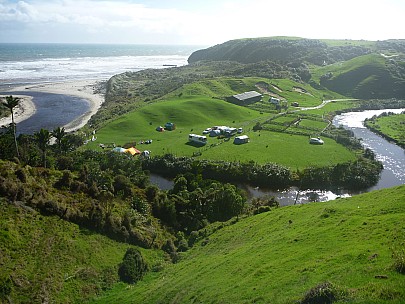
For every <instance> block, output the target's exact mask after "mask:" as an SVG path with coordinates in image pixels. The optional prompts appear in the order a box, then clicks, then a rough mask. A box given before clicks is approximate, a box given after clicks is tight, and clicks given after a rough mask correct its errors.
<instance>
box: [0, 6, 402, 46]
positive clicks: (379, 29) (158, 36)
mask: <svg viewBox="0 0 405 304" xmlns="http://www.w3.org/2000/svg"><path fill="white" fill-rule="evenodd" d="M152 4H153V7H152ZM159 4H160V5H159ZM162 5H164V7H163V6H162ZM404 14H405V1H402V0H386V1H381V0H368V1H366V0H356V1H353V0H340V1H339V2H337V1H333V2H332V1H324V0H307V1H302V0H283V1H274V0H249V1H247V0H233V1H230V0H216V1H211V0H206V1H201V2H200V1H187V2H186V1H183V0H174V1H170V2H164V3H162V2H160V1H157V0H155V1H146V0H134V1H131V0H117V1H111V0H80V1H74V0H53V1H46V0H25V1H19V2H14V1H9V0H0V28H1V29H0V41H5V42H7V41H6V40H5V39H7V38H3V37H12V38H13V39H16V40H17V39H26V37H27V36H28V37H29V35H28V31H32V32H33V33H32V35H31V37H35V39H37V40H42V42H46V41H49V40H50V39H54V40H55V39H59V40H61V39H63V37H64V36H65V37H74V38H71V39H76V42H121V43H191V44H213V43H221V42H223V41H226V40H229V39H235V38H244V37H259V36H275V35H283V36H300V37H307V38H348V39H372V40H376V39H386V38H405V28H404V27H403V26H402V24H401V23H402V22H401V20H402V16H403V15H404ZM10 21H11V23H12V24H11V25H10ZM7 23H9V24H7ZM2 25H4V26H2ZM6 25H7V26H6ZM11 26H14V30H13V32H12V33H13V35H10V33H7V32H6V30H10V27H11ZM3 28H4V29H3ZM19 28H25V34H26V35H27V36H24V37H23V36H21V38H19V36H18V31H17V29H19ZM34 31H36V32H34ZM57 31H58V33H57ZM64 33H65V35H64ZM100 33H104V34H105V36H104V37H103V36H102V35H100ZM41 35H42V36H41ZM55 37H57V38H55ZM49 42H52V41H49ZM57 42H62V41H57ZM68 42H73V41H68Z"/></svg>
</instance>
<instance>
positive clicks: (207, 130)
mask: <svg viewBox="0 0 405 304" xmlns="http://www.w3.org/2000/svg"><path fill="white" fill-rule="evenodd" d="M211 131H212V128H207V129H205V130H204V131H203V134H208V133H210V132H211Z"/></svg>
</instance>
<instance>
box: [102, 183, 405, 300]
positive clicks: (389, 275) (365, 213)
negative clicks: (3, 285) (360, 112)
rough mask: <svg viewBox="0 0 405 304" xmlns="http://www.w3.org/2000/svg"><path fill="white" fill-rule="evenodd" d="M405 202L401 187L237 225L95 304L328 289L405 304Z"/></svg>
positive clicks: (274, 296) (291, 296)
mask: <svg viewBox="0 0 405 304" xmlns="http://www.w3.org/2000/svg"><path fill="white" fill-rule="evenodd" d="M404 202H405V186H401V187H395V188H391V189H386V190H382V191H377V192H372V193H367V194H364V195H358V196H355V197H352V198H348V199H339V200H335V201H330V202H327V203H312V204H307V205H299V206H298V205H297V206H290V207H283V208H280V209H276V210H273V211H271V212H267V213H263V214H260V215H257V216H252V217H249V218H245V219H242V220H239V221H236V222H235V221H234V222H232V223H230V225H228V226H225V227H224V228H223V229H221V230H219V231H217V232H215V233H214V234H212V235H210V236H208V237H205V238H204V239H203V241H201V242H200V243H197V244H196V245H195V246H194V247H193V248H192V249H191V250H190V251H189V252H187V253H185V254H184V255H183V256H182V259H181V260H180V262H179V263H178V264H175V265H173V266H171V267H168V268H166V269H165V270H164V271H163V272H162V273H160V274H156V273H155V274H150V275H148V276H147V277H145V279H144V281H142V282H140V283H138V284H137V285H135V286H133V287H131V288H130V289H128V287H127V286H126V285H124V284H119V285H116V286H115V288H113V290H112V291H110V292H108V293H107V294H105V295H104V296H102V297H100V298H98V299H97V300H96V301H95V303H111V302H119V303H297V301H299V300H300V299H303V297H304V295H305V294H306V293H307V292H308V291H309V290H310V289H311V288H313V287H315V286H317V285H318V284H320V283H325V282H329V283H330V284H331V285H329V284H326V283H325V284H324V285H325V286H332V287H330V288H329V290H330V291H331V292H330V294H329V295H330V297H332V296H333V297H335V298H337V300H339V301H337V300H336V301H337V302H341V303H346V302H347V301H349V302H350V303H403V302H404V301H405V275H404V274H400V273H399V272H397V271H395V269H394V268H393V264H394V262H395V260H397V261H398V260H401V258H402V263H404V262H403V259H404V255H405V251H404V250H405V249H404V248H405V247H404V245H405V222H404V218H405V205H404ZM307 303H318V302H315V300H313V301H309V302H307ZM319 303H320V302H319ZM322 303H323V302H322Z"/></svg>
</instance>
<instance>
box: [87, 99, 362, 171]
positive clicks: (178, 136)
mask: <svg viewBox="0 0 405 304" xmlns="http://www.w3.org/2000/svg"><path fill="white" fill-rule="evenodd" d="M268 118H269V117H268V116H265V115H263V114H260V113H259V112H257V111H253V110H250V109H248V108H245V107H241V106H237V105H234V104H230V103H228V102H225V101H222V100H218V99H212V98H207V97H205V96H193V97H180V98H177V99H171V100H167V101H162V102H157V103H154V104H151V105H148V106H145V107H143V108H141V109H139V110H137V111H134V112H131V113H129V114H126V115H124V116H122V117H120V118H119V119H117V120H115V121H113V122H111V123H109V124H108V125H106V126H105V127H104V128H102V129H100V130H98V131H97V134H96V136H97V141H95V142H90V143H89V144H88V145H87V148H89V149H100V150H101V148H100V147H99V144H100V143H102V144H111V143H115V144H116V145H117V146H123V145H125V144H126V143H134V142H136V143H137V144H136V148H137V149H139V150H141V151H143V150H150V151H151V153H152V155H162V154H166V153H171V154H174V155H177V156H193V155H198V156H196V157H199V158H203V159H211V160H229V161H252V160H253V161H256V162H258V163H261V164H263V163H268V162H274V163H279V164H282V165H285V166H288V167H291V168H293V169H296V168H297V169H302V168H304V167H307V166H325V165H330V164H335V163H340V162H346V161H349V160H352V159H354V157H355V156H354V154H353V153H352V152H350V151H348V150H347V149H346V148H344V147H343V146H342V145H340V144H337V143H336V142H334V141H333V140H331V139H327V138H326V139H325V145H323V146H314V145H310V144H309V143H308V137H306V136H299V135H290V134H284V133H280V132H270V131H264V130H262V131H258V132H254V131H253V130H252V128H253V126H254V125H255V124H256V123H257V122H264V121H265V120H266V119H268ZM166 122H173V123H175V124H176V130H174V131H164V132H158V131H156V127H157V126H164V124H165V123H166ZM215 125H225V126H230V127H236V128H239V127H242V128H243V129H244V134H247V135H248V136H249V137H250V139H251V140H250V143H247V144H243V145H234V144H233V138H231V139H230V140H228V141H227V140H225V139H218V138H216V137H209V136H208V135H207V138H208V143H207V145H205V146H202V147H201V146H195V145H192V144H190V143H189V142H188V135H189V134H190V133H195V134H202V131H203V130H204V129H206V128H207V127H212V126H215ZM149 139H151V140H152V144H149V145H147V144H140V142H141V141H146V140H149Z"/></svg>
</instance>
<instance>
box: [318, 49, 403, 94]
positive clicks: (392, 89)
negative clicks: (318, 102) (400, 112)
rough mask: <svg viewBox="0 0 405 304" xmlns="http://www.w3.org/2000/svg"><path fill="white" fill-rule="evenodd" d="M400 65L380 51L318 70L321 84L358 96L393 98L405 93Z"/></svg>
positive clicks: (341, 92)
mask: <svg viewBox="0 0 405 304" xmlns="http://www.w3.org/2000/svg"><path fill="white" fill-rule="evenodd" d="M397 67H398V65H396V64H395V62H391V61H390V60H388V59H387V58H385V57H383V56H382V55H380V54H369V55H366V56H361V57H356V58H354V59H352V60H349V61H346V62H344V63H336V64H333V65H329V66H326V67H323V68H320V69H319V70H317V71H315V73H314V74H315V75H314V78H317V76H319V75H323V76H321V77H320V83H321V85H323V86H325V87H327V88H328V89H329V90H332V91H336V92H338V93H340V94H342V95H345V96H352V97H355V98H365V99H367V98H390V97H401V96H405V80H404V79H403V78H401V76H400V75H395V73H396V71H397Z"/></svg>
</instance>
